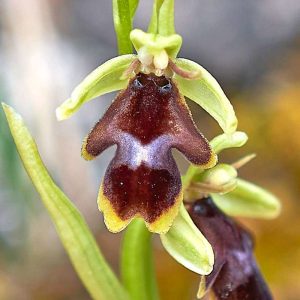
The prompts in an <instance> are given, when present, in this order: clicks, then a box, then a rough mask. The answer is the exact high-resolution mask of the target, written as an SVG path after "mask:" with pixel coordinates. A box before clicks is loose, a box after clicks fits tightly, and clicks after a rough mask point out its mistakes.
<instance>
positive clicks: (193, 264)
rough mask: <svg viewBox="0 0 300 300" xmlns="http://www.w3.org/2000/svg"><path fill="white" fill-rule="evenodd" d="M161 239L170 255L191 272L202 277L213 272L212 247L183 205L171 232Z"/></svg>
mask: <svg viewBox="0 0 300 300" xmlns="http://www.w3.org/2000/svg"><path fill="white" fill-rule="evenodd" d="M160 238H161V241H162V244H163V245H164V247H165V249H166V250H167V251H168V252H169V254H170V255H171V256H172V257H173V258H174V259H176V260H177V261H178V262H179V263H180V264H182V265H183V266H185V267H186V268H188V269H189V270H191V271H193V272H196V273H197V274H201V275H208V274H209V273H210V272H211V271H212V269H213V264H214V253H213V250H212V247H211V245H210V243H209V242H208V241H207V239H206V238H205V237H204V235H203V234H202V233H201V232H200V231H199V229H198V228H197V227H196V225H195V224H194V223H193V221H192V219H191V218H190V216H189V214H188V212H187V211H186V209H185V208H184V206H183V205H182V206H181V207H180V211H179V214H178V216H177V217H176V219H175V220H174V223H173V225H172V227H171V228H170V230H169V231H168V232H167V233H166V234H161V235H160Z"/></svg>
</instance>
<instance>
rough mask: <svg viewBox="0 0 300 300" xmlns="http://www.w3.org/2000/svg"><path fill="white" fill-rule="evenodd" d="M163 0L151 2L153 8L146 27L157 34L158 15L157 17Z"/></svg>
mask: <svg viewBox="0 0 300 300" xmlns="http://www.w3.org/2000/svg"><path fill="white" fill-rule="evenodd" d="M163 2H164V0H154V2H153V10H152V16H151V20H150V23H149V27H148V32H149V33H153V34H157V33H158V17H159V10H160V7H161V5H162V4H163Z"/></svg>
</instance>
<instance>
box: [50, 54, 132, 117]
mask: <svg viewBox="0 0 300 300" xmlns="http://www.w3.org/2000/svg"><path fill="white" fill-rule="evenodd" d="M135 58H136V56H135V55H122V56H118V57H115V58H112V59H110V60H108V61H107V62H105V63H104V64H103V65H101V66H99V67H98V68H97V69H96V70H94V71H93V72H92V73H90V74H89V75H88V76H87V77H86V78H85V79H84V80H83V81H82V82H81V83H80V84H79V85H78V86H77V87H76V88H75V89H74V91H73V92H72V94H71V98H70V99H68V100H66V101H65V102H64V103H63V104H61V105H60V106H59V107H58V108H57V110H56V117H57V119H58V120H64V119H67V118H69V117H71V115H72V114H74V113H75V112H76V111H77V110H78V109H79V108H80V107H81V106H82V105H83V104H84V103H85V102H87V101H89V100H92V99H94V98H96V97H98V96H101V95H104V94H106V93H109V92H113V91H117V90H120V89H123V88H125V87H126V85H127V84H128V78H122V75H123V73H124V71H125V70H126V69H127V68H128V67H129V65H130V64H131V63H132V61H133V60H134V59H135Z"/></svg>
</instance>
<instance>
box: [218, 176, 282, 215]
mask: <svg viewBox="0 0 300 300" xmlns="http://www.w3.org/2000/svg"><path fill="white" fill-rule="evenodd" d="M212 198H213V200H214V202H215V203H216V205H217V206H218V207H219V208H220V209H222V211H224V212H225V213H227V214H228V215H231V216H241V217H252V218H262V219H271V218H275V217H277V216H278V215H279V213H280V210H281V205H280V202H279V200H278V199H277V198H276V197H275V196H274V195H273V194H271V193H270V192H268V191H266V190H265V189H263V188H261V187H259V186H257V185H255V184H253V183H250V182H248V181H245V180H242V179H237V186H236V188H235V189H234V190H233V191H231V192H229V193H227V194H225V195H219V194H212Z"/></svg>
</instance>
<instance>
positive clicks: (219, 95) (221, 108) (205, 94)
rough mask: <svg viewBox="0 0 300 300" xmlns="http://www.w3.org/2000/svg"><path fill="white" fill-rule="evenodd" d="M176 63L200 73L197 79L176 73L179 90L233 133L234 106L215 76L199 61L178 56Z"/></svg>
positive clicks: (234, 124)
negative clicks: (198, 62)
mask: <svg viewBox="0 0 300 300" xmlns="http://www.w3.org/2000/svg"><path fill="white" fill-rule="evenodd" d="M174 62H175V63H176V65H177V66H178V67H179V68H181V69H183V70H186V71H191V72H193V73H195V74H196V73H198V74H199V77H198V78H197V79H186V78H183V77H181V76H179V75H177V74H175V76H174V79H175V80H176V81H177V83H178V87H179V91H180V92H181V93H182V94H183V95H184V96H186V97H188V98H190V99H191V100H193V101H194V102H196V103H197V104H199V105H200V106H201V107H202V108H203V109H205V110H206V111H207V112H208V113H209V114H210V115H211V116H212V117H213V118H214V119H215V120H216V121H217V122H218V123H219V125H220V127H221V128H222V129H223V131H224V132H225V133H229V134H230V133H233V132H234V131H235V130H236V128H237V123H238V122H237V118H236V116H235V112H234V110H233V107H232V105H231V103H230V101H229V100H228V98H227V97H226V95H225V94H224V92H223V90H222V89H221V87H220V85H219V84H218V82H217V81H216V80H215V78H214V77H213V76H212V75H211V74H210V73H209V72H208V71H206V70H205V69H204V68H203V67H201V66H200V65H198V64H197V63H195V62H193V61H191V60H188V59H184V58H178V59H176V60H175V61H174Z"/></svg>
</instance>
